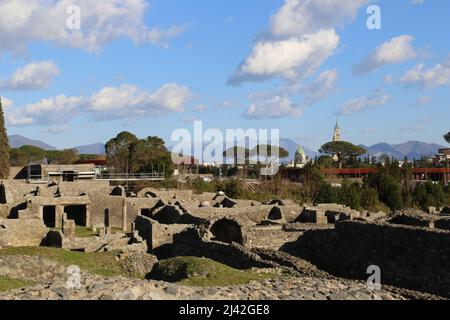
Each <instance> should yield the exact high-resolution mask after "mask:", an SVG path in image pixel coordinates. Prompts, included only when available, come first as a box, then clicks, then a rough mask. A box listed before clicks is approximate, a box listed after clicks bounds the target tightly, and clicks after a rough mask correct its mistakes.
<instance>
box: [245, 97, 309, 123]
mask: <svg viewBox="0 0 450 320" xmlns="http://www.w3.org/2000/svg"><path fill="white" fill-rule="evenodd" d="M301 113H302V110H301V109H299V108H298V105H296V104H295V103H293V102H292V101H291V100H290V99H288V98H286V97H280V96H275V97H273V98H270V99H265V100H260V101H257V102H255V103H253V104H251V105H250V106H249V107H248V108H247V110H246V111H245V112H244V114H243V117H244V118H247V119H251V120H258V119H277V118H283V117H290V116H299V115H301Z"/></svg>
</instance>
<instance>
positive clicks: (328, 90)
mask: <svg viewBox="0 0 450 320" xmlns="http://www.w3.org/2000/svg"><path fill="white" fill-rule="evenodd" d="M337 80H338V73H337V71H336V70H327V71H324V72H322V73H321V74H319V75H318V76H317V79H316V80H314V82H313V83H312V84H311V85H309V86H307V87H306V88H305V89H304V90H302V92H301V93H303V94H305V95H306V104H307V105H312V104H314V103H316V102H319V101H321V100H324V99H326V98H328V97H329V96H331V95H333V94H334V93H335V92H336V83H337Z"/></svg>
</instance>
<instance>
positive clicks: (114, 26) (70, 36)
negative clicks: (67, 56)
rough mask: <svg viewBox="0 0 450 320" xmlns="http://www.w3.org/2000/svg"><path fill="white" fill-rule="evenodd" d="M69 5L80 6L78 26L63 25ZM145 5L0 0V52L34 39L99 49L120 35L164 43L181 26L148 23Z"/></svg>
mask: <svg viewBox="0 0 450 320" xmlns="http://www.w3.org/2000/svg"><path fill="white" fill-rule="evenodd" d="M72 5H76V6H78V7H79V8H80V9H81V28H80V30H70V29H69V28H67V20H68V18H69V17H70V15H69V14H68V13H67V9H68V7H69V6H72ZM148 7H149V5H148V3H147V2H146V1H145V0H102V1H91V0H58V1H53V0H52V1H42V0H0V12H1V13H2V19H1V20H0V52H5V51H7V52H13V53H18V52H25V51H26V48H27V46H28V44H29V43H30V42H36V41H38V42H41V41H43V42H51V43H54V44H57V45H60V46H67V47H72V48H80V49H84V50H86V51H88V52H99V51H100V49H101V48H102V47H103V46H104V45H105V44H107V43H109V42H111V41H114V40H117V39H119V38H123V37H126V38H129V39H131V40H132V41H133V42H135V43H143V42H150V43H153V44H157V45H163V46H166V45H167V42H166V41H167V39H168V38H172V37H175V36H178V35H179V34H180V33H181V32H182V28H181V27H171V28H169V29H168V30H166V31H164V30H160V29H157V28H150V27H148V26H147V25H146V24H145V21H144V15H145V12H146V10H147V9H148Z"/></svg>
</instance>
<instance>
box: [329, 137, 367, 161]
mask: <svg viewBox="0 0 450 320" xmlns="http://www.w3.org/2000/svg"><path fill="white" fill-rule="evenodd" d="M320 153H325V154H330V155H333V156H334V155H336V156H337V159H338V161H337V162H338V164H339V168H342V165H343V163H344V161H345V160H348V159H352V158H356V157H359V156H362V155H363V154H365V153H367V150H366V149H364V148H362V147H360V146H356V145H354V144H352V143H350V142H346V141H333V142H328V143H326V144H324V145H323V146H322V147H321V148H320Z"/></svg>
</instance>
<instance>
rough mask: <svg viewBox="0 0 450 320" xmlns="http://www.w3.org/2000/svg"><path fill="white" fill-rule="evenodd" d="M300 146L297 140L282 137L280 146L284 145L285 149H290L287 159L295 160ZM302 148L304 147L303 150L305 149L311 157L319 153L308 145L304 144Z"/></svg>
mask: <svg viewBox="0 0 450 320" xmlns="http://www.w3.org/2000/svg"><path fill="white" fill-rule="evenodd" d="M298 146H299V143H298V142H295V141H294V140H292V139H280V147H283V148H284V149H286V150H287V151H289V157H288V158H286V160H289V161H292V160H294V157H295V152H297V149H298ZM302 148H303V150H305V153H306V155H307V156H308V158H310V159H314V158H315V157H316V156H317V155H318V152H315V151H314V150H312V149H310V148H308V147H305V146H304V145H302Z"/></svg>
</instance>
